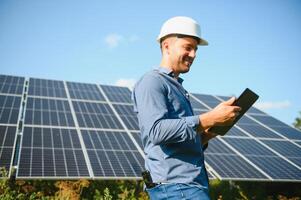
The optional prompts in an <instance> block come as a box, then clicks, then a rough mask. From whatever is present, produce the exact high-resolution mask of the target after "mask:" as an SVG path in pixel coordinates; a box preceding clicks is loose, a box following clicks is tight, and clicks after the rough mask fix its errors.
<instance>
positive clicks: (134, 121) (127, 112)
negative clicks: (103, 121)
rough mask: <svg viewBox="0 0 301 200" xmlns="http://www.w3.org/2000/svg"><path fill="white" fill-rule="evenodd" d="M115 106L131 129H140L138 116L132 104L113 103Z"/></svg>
mask: <svg viewBox="0 0 301 200" xmlns="http://www.w3.org/2000/svg"><path fill="white" fill-rule="evenodd" d="M113 106H114V108H115V110H116V111H117V113H118V114H119V116H120V117H121V119H122V121H124V123H125V125H126V127H127V128H128V129H129V130H139V125H138V118H137V115H136V113H135V112H134V108H133V106H132V105H119V104H113Z"/></svg>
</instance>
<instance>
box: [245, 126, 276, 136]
mask: <svg viewBox="0 0 301 200" xmlns="http://www.w3.org/2000/svg"><path fill="white" fill-rule="evenodd" d="M239 127H240V128H242V129H243V130H245V131H247V132H248V133H249V134H251V135H252V136H253V137H259V138H281V137H280V136H279V135H277V134H276V133H274V132H273V131H271V130H269V129H267V128H265V127H264V126H261V125H250V124H247V125H246V124H240V125H239Z"/></svg>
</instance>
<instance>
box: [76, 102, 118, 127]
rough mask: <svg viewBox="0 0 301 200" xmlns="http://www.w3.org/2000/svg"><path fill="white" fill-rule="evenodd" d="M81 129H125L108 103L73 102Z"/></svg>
mask: <svg viewBox="0 0 301 200" xmlns="http://www.w3.org/2000/svg"><path fill="white" fill-rule="evenodd" d="M72 104H73V107H74V111H75V114H76V117H77V120H78V123H79V126H80V127H87V128H103V129H123V127H122V125H121V124H120V122H119V121H118V119H117V117H116V115H115V114H114V113H113V110H112V109H111V107H110V106H109V105H108V104H107V103H92V102H81V101H72Z"/></svg>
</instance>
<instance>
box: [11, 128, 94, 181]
mask: <svg viewBox="0 0 301 200" xmlns="http://www.w3.org/2000/svg"><path fill="white" fill-rule="evenodd" d="M17 176H18V178H45V177H47V178H55V177H59V178H72V177H89V173H88V169H87V164H86V162H85V159H84V155H83V151H82V149H81V146H80V142H79V138H78V135H77V132H76V130H75V129H59V128H37V127H28V126H27V127H25V128H24V132H23V138H22V143H21V153H20V159H19V167H18V170H17Z"/></svg>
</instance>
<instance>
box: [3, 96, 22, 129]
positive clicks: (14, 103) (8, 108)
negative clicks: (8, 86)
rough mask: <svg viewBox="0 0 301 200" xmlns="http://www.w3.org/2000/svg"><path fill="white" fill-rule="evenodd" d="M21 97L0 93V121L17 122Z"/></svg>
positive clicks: (6, 122) (4, 122)
mask: <svg viewBox="0 0 301 200" xmlns="http://www.w3.org/2000/svg"><path fill="white" fill-rule="evenodd" d="M20 105H21V97H19V96H7V95H0V123H1V124H17V122H18V116H19V111H20Z"/></svg>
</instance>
